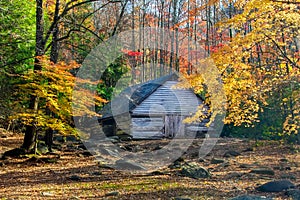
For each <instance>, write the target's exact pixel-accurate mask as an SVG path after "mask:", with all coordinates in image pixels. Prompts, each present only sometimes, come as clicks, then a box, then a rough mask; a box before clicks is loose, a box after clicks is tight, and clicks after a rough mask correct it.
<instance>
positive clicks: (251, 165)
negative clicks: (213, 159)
mask: <svg viewBox="0 0 300 200" xmlns="http://www.w3.org/2000/svg"><path fill="white" fill-rule="evenodd" d="M253 167H255V165H254V164H247V163H242V164H240V166H239V168H243V169H251V168H253Z"/></svg>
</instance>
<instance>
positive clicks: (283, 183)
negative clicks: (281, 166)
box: [256, 180, 295, 192]
mask: <svg viewBox="0 0 300 200" xmlns="http://www.w3.org/2000/svg"><path fill="white" fill-rule="evenodd" d="M294 187H295V185H294V184H293V183H292V182H291V181H289V180H279V181H270V182H267V183H265V184H263V185H261V186H259V187H257V188H256V189H257V190H258V191H261V192H282V191H284V190H288V189H290V188H294Z"/></svg>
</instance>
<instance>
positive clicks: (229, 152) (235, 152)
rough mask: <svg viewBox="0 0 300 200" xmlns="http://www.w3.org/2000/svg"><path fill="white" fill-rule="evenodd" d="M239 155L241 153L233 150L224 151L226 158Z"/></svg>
mask: <svg viewBox="0 0 300 200" xmlns="http://www.w3.org/2000/svg"><path fill="white" fill-rule="evenodd" d="M239 155H241V154H240V153H239V152H237V151H233V150H230V151H226V152H225V153H224V157H227V158H229V157H237V156H239Z"/></svg>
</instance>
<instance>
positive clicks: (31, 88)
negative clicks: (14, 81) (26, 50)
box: [12, 57, 106, 134]
mask: <svg viewBox="0 0 300 200" xmlns="http://www.w3.org/2000/svg"><path fill="white" fill-rule="evenodd" d="M38 59H39V62H40V64H41V66H42V69H41V70H38V71H33V70H31V71H28V72H27V73H26V74H24V75H23V77H22V78H23V80H22V83H21V84H19V85H18V89H19V92H18V94H17V95H18V96H17V98H20V100H22V101H24V100H25V101H26V100H27V101H30V99H28V97H29V95H33V96H36V97H39V101H38V102H39V105H38V111H37V112H36V113H35V112H33V110H31V109H27V108H25V109H24V108H21V107H20V106H19V105H20V103H21V102H22V101H17V104H18V105H16V110H15V114H14V116H12V118H18V119H20V120H22V122H23V123H24V124H32V123H34V124H35V125H36V126H37V127H40V128H52V129H54V130H58V131H60V132H61V133H63V134H67V133H73V132H74V129H73V128H72V127H71V124H72V117H73V112H74V110H73V109H78V110H80V112H83V113H85V114H88V115H92V116H97V113H95V112H93V111H90V107H91V106H95V105H101V104H103V103H105V102H106V100H104V99H103V98H101V97H99V96H98V95H97V94H96V93H95V92H93V90H91V89H90V88H93V87H95V86H96V85H97V83H95V82H93V81H90V80H80V79H76V77H75V76H74V75H73V74H72V73H71V72H75V70H76V69H77V68H78V67H79V65H78V64H77V63H75V62H71V63H69V64H67V63H64V62H59V63H57V64H54V63H51V62H50V61H49V60H48V58H47V57H39V58H38ZM75 80H76V81H77V83H79V84H84V85H85V86H86V89H82V90H80V92H79V94H80V95H81V96H85V97H89V100H88V101H85V104H80V102H79V103H78V102H77V104H78V105H74V107H73V108H72V98H76V97H74V96H73V90H74V87H75ZM77 94H78V93H77ZM86 102H88V103H87V104H86ZM27 104H28V103H27ZM25 106H26V104H25ZM49 111H50V112H51V113H52V114H49ZM80 112H79V111H76V113H80Z"/></svg>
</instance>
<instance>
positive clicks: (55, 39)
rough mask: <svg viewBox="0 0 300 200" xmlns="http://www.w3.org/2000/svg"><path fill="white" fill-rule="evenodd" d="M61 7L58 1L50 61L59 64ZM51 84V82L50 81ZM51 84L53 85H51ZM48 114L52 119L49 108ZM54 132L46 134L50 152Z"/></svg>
mask: <svg viewBox="0 0 300 200" xmlns="http://www.w3.org/2000/svg"><path fill="white" fill-rule="evenodd" d="M59 7H60V0H56V4H55V13H54V22H56V23H55V27H54V29H53V33H52V46H51V53H50V61H51V62H53V63H57V60H58V49H59V44H58V36H59V26H58V15H59ZM48 81H49V83H50V80H48ZM50 84H51V83H50ZM46 113H47V115H50V116H52V117H54V116H53V113H52V112H51V111H50V110H49V108H46ZM53 131H54V130H52V129H51V128H49V129H47V130H46V132H45V138H44V141H45V144H46V145H47V146H48V150H49V151H52V145H53Z"/></svg>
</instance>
